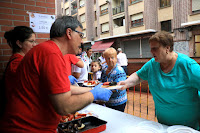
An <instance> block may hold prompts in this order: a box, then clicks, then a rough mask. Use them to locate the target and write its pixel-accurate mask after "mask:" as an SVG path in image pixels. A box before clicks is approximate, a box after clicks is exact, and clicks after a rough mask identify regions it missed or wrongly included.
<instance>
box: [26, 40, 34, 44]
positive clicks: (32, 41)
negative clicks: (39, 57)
mask: <svg viewBox="0 0 200 133" xmlns="http://www.w3.org/2000/svg"><path fill="white" fill-rule="evenodd" d="M26 41H28V42H30V43H32V44H34V43H35V44H36V43H37V42H36V41H34V40H26Z"/></svg>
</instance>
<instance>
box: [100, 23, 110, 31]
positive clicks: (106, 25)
mask: <svg viewBox="0 0 200 133" xmlns="http://www.w3.org/2000/svg"><path fill="white" fill-rule="evenodd" d="M106 32H109V23H104V24H101V33H106Z"/></svg>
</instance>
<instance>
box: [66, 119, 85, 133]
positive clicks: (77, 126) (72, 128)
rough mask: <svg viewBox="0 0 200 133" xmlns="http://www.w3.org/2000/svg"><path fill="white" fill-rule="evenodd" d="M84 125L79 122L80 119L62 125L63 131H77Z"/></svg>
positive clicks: (68, 132)
mask: <svg viewBox="0 0 200 133" xmlns="http://www.w3.org/2000/svg"><path fill="white" fill-rule="evenodd" d="M84 127H85V125H84V124H83V123H82V122H81V120H78V121H77V122H76V123H72V122H71V123H69V124H68V125H67V124H66V125H65V124H64V125H63V131H64V132H65V133H77V132H78V130H81V129H83V128H84Z"/></svg>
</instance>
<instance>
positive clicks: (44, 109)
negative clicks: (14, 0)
mask: <svg viewBox="0 0 200 133" xmlns="http://www.w3.org/2000/svg"><path fill="white" fill-rule="evenodd" d="M17 75H18V79H19V80H18V84H17V85H16V88H15V89H14V90H13V93H12V95H11V96H10V98H9V100H8V104H7V108H6V114H5V115H4V119H3V121H2V123H0V126H1V128H0V132H7V133H8V132H20V133H28V132H31V133H50V132H56V128H57V125H58V123H59V121H60V118H61V116H60V115H58V114H57V113H56V112H55V110H54V108H53V106H52V104H51V101H50V99H49V95H50V94H58V93H64V92H67V91H70V81H69V79H68V75H67V73H66V64H65V61H64V58H63V55H62V53H61V51H60V49H59V48H58V46H57V45H56V44H55V43H54V42H53V41H46V42H43V43H41V44H39V45H37V46H35V47H34V48H32V49H31V50H30V51H29V52H28V53H27V54H26V55H25V56H24V58H23V60H22V61H21V63H20V65H19V67H18V69H17ZM66 102H67V101H66Z"/></svg>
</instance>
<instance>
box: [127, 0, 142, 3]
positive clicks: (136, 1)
mask: <svg viewBox="0 0 200 133" xmlns="http://www.w3.org/2000/svg"><path fill="white" fill-rule="evenodd" d="M140 1H142V0H130V4H135V3H138V2H140Z"/></svg>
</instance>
